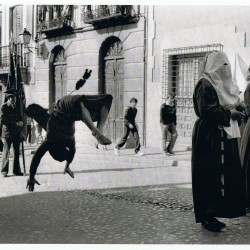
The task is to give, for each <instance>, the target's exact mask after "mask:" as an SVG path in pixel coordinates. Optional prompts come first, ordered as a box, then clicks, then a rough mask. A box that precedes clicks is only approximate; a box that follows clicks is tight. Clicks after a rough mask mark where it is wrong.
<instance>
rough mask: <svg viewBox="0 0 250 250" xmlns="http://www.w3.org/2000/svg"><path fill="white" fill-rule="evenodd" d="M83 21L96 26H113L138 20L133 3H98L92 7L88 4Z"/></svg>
mask: <svg viewBox="0 0 250 250" xmlns="http://www.w3.org/2000/svg"><path fill="white" fill-rule="evenodd" d="M82 21H83V22H84V23H88V24H92V25H94V26H111V25H120V24H124V23H133V22H137V21H138V15H137V14H136V13H135V11H134V9H133V5H98V6H97V8H96V9H93V10H92V9H91V5H88V6H87V8H86V10H85V11H84V12H83V13H82Z"/></svg>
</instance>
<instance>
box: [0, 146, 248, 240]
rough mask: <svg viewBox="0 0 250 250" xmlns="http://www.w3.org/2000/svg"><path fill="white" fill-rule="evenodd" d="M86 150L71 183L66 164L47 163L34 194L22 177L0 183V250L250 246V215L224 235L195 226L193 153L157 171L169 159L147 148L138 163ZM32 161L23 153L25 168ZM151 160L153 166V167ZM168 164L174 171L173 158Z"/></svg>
mask: <svg viewBox="0 0 250 250" xmlns="http://www.w3.org/2000/svg"><path fill="white" fill-rule="evenodd" d="M88 149H89V150H88V153H87V152H85V153H84V154H80V151H81V148H79V150H78V151H77V152H78V153H79V154H77V157H76V158H75V160H74V164H72V169H73V170H75V174H76V177H75V179H71V178H70V177H69V176H68V175H64V174H63V173H62V171H63V165H64V164H63V163H56V162H55V161H53V160H52V159H51V157H50V156H49V155H46V156H45V158H44V159H43V161H42V162H41V166H40V168H39V171H38V174H37V180H38V181H39V182H40V183H41V186H36V187H35V192H34V193H29V192H28V191H27V190H26V189H25V186H26V181H27V178H28V177H27V176H24V177H14V176H10V177H7V178H2V179H1V184H0V188H1V190H3V191H4V192H1V196H2V197H1V198H0V199H1V202H0V218H1V220H0V230H1V232H2V233H1V234H0V242H1V243H18V244H19V243H57V244H60V243H72V244H75V243H78V244H108V243H112V244H113V243H114V244H142V243H145V244H151V243H152V244H249V243H250V237H249V235H248V234H247V233H246V232H248V231H249V228H250V216H249V215H247V216H246V217H242V218H237V219H232V220H229V219H223V221H224V222H225V223H226V224H227V228H226V230H225V231H224V232H221V233H211V232H208V231H206V230H204V229H203V228H202V227H201V226H200V225H199V224H196V223H195V221H194V214H193V210H192V208H193V205H192V192H191V179H190V178H191V177H190V166H188V158H189V157H190V151H186V152H185V151H184V152H183V151H181V150H179V152H178V151H177V154H176V156H173V157H174V158H175V159H172V161H173V162H174V161H176V162H177V166H172V165H170V166H169V165H158V164H159V163H160V161H161V160H162V161H166V159H163V158H162V157H163V156H161V155H160V154H157V152H156V151H154V149H150V148H145V149H144V152H145V156H143V157H140V159H138V158H136V159H135V158H134V156H133V155H132V151H131V150H124V151H122V153H123V155H121V156H120V158H119V157H118V158H117V157H115V156H113V151H112V149H109V150H108V151H103V150H99V151H96V150H95V149H92V148H91V147H89V148H88ZM149 152H152V153H153V154H152V155H150V153H149ZM81 153H82V151H81ZM147 153H148V155H147ZM184 153H185V154H184ZM87 155H88V158H87V157H86V156H87ZM31 156H32V155H31V154H30V153H29V151H27V154H26V159H27V164H28V163H29V162H30V160H31ZM156 156H157V158H156ZM154 157H155V162H156V163H158V164H152V161H153V160H154ZM84 158H85V159H86V160H85V163H84V162H83V159H84ZM98 158H99V159H98ZM125 158H126V159H127V160H126V161H124V164H122V163H121V162H122V161H121V159H125ZM181 158H186V164H184V163H185V161H181V160H179V161H178V159H181ZM101 159H106V160H101ZM114 159H117V160H116V161H114ZM176 159H177V160H176ZM130 161H132V162H130ZM133 161H135V162H133ZM111 162H113V163H111ZM181 162H182V165H180V163H181ZM167 163H168V164H171V160H170V158H169V159H167ZM178 163H179V164H178ZM107 165H108V166H107ZM49 170H50V172H49Z"/></svg>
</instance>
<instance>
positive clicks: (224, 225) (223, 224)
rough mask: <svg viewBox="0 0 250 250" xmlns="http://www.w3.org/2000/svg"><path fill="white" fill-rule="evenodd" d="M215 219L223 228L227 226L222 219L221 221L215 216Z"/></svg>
mask: <svg viewBox="0 0 250 250" xmlns="http://www.w3.org/2000/svg"><path fill="white" fill-rule="evenodd" d="M213 220H214V221H216V222H217V223H218V225H219V226H220V227H221V228H225V227H226V224H225V223H223V222H221V221H219V220H218V219H216V218H213Z"/></svg>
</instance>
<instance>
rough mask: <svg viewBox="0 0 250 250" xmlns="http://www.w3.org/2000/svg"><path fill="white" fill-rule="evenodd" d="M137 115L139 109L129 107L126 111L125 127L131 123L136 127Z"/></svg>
mask: <svg viewBox="0 0 250 250" xmlns="http://www.w3.org/2000/svg"><path fill="white" fill-rule="evenodd" d="M136 114H137V109H136V108H132V107H128V108H127V109H126V111H125V115H124V123H125V125H128V124H129V123H131V124H132V125H135V117H136Z"/></svg>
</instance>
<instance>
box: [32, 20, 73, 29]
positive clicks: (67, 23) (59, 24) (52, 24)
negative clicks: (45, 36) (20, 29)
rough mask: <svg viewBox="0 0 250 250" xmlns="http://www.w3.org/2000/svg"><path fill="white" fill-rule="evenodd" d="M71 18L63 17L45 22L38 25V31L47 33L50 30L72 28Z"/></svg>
mask: <svg viewBox="0 0 250 250" xmlns="http://www.w3.org/2000/svg"><path fill="white" fill-rule="evenodd" d="M71 21H72V20H71V16H62V17H59V18H56V19H53V20H49V21H43V22H41V23H38V24H37V30H38V31H42V32H46V31H49V30H56V29H62V28H65V27H71Z"/></svg>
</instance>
